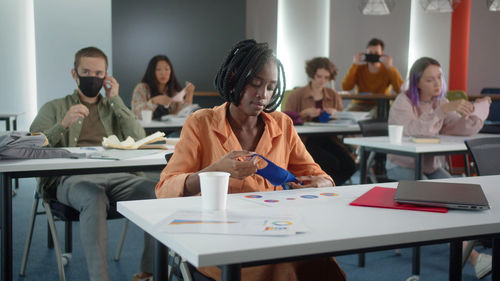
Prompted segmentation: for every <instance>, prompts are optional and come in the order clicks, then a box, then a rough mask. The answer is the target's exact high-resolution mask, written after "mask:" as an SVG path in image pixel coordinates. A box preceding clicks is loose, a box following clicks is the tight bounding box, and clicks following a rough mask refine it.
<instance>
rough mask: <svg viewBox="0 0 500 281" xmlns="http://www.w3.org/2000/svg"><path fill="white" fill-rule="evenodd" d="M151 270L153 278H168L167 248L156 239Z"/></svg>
mask: <svg viewBox="0 0 500 281" xmlns="http://www.w3.org/2000/svg"><path fill="white" fill-rule="evenodd" d="M153 271H154V272H153V276H154V278H155V280H158V281H166V280H167V279H168V248H167V247H166V246H165V245H163V243H161V242H160V241H158V240H156V239H155V259H154V268H153Z"/></svg>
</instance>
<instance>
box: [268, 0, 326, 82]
mask: <svg viewBox="0 0 500 281" xmlns="http://www.w3.org/2000/svg"><path fill="white" fill-rule="evenodd" d="M329 28H330V0H308V1H304V0H278V53H277V55H278V58H279V59H280V60H281V62H282V63H283V66H284V68H285V75H286V84H287V89H293V88H294V87H298V86H304V85H305V84H306V83H307V82H308V78H307V75H306V73H305V62H306V60H309V59H311V58H313V57H318V56H322V57H328V52H329V42H330V30H329Z"/></svg>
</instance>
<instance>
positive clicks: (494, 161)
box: [462, 137, 500, 266]
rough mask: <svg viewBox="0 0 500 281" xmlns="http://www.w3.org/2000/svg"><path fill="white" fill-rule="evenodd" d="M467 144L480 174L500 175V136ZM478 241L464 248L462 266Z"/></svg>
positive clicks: (467, 141) (467, 142)
mask: <svg viewBox="0 0 500 281" xmlns="http://www.w3.org/2000/svg"><path fill="white" fill-rule="evenodd" d="M465 145H466V146H467V150H468V151H469V153H470V154H471V155H472V161H473V162H474V167H475V169H476V172H477V175H478V176H490V175H500V161H498V159H499V158H500V137H491V138H480V139H471V140H466V141H465ZM476 242H477V241H476V240H474V241H469V243H467V246H466V247H465V248H464V249H463V255H462V266H463V265H465V263H467V258H468V257H469V255H470V253H471V252H472V248H473V247H474V244H476ZM488 242H489V241H488ZM486 244H488V243H486Z"/></svg>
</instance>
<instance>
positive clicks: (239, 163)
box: [200, 150, 257, 179]
mask: <svg viewBox="0 0 500 281" xmlns="http://www.w3.org/2000/svg"><path fill="white" fill-rule="evenodd" d="M252 155H254V153H253V152H250V151H246V150H241V151H238V150H233V151H231V152H229V153H228V154H226V155H224V156H223V157H222V158H221V159H219V161H217V162H215V163H213V164H212V165H210V166H208V167H207V168H205V169H203V170H202V171H203V172H208V171H220V172H228V173H230V174H231V177H232V178H236V179H244V178H246V177H248V176H251V175H253V174H255V172H257V158H253V159H250V158H251V157H252ZM200 172H201V171H200Z"/></svg>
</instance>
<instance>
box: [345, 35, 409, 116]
mask: <svg viewBox="0 0 500 281" xmlns="http://www.w3.org/2000/svg"><path fill="white" fill-rule="evenodd" d="M356 85H357V86H358V93H362V92H365V93H372V94H381V95H388V94H390V93H391V86H392V90H393V91H394V92H396V93H399V92H401V85H403V79H402V78H401V74H399V71H398V70H397V68H396V67H394V66H393V65H392V57H391V56H390V55H388V54H384V41H382V40H380V39H377V38H373V39H372V40H370V42H368V46H367V47H366V53H357V54H355V55H354V58H353V64H352V65H351V67H350V68H349V71H348V72H347V75H346V76H345V77H344V80H343V81H342V89H343V90H345V91H350V90H352V89H353V88H354V86H356ZM346 110H347V111H373V112H375V110H376V102H375V101H369V100H353V101H352V103H351V104H350V105H349V106H348V107H347V108H346ZM372 115H374V114H372Z"/></svg>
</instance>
